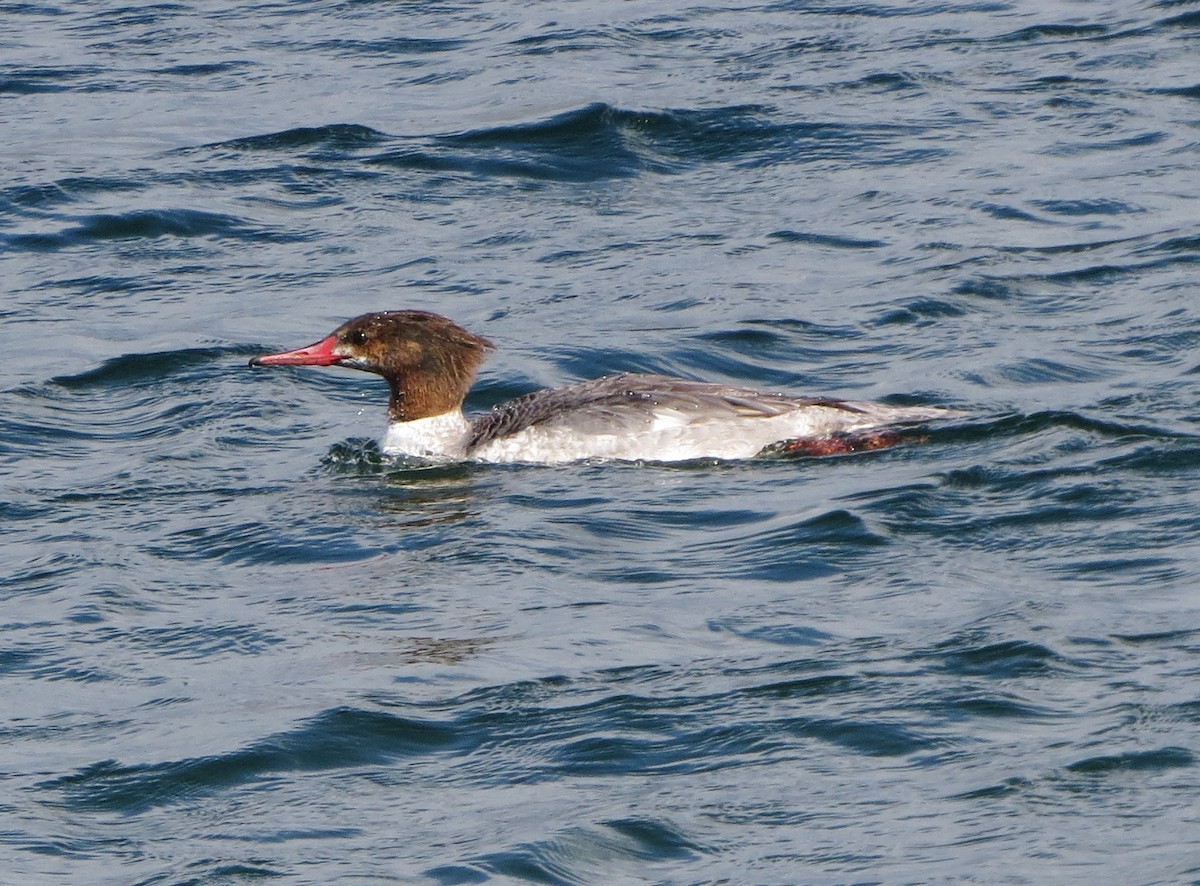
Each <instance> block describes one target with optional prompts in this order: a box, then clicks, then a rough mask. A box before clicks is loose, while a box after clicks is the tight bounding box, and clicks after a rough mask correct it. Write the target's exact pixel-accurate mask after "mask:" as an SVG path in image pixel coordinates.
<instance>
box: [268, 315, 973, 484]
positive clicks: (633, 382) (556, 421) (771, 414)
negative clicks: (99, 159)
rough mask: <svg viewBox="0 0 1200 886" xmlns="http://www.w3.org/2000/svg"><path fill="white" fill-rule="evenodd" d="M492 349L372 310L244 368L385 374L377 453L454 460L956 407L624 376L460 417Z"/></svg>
mask: <svg viewBox="0 0 1200 886" xmlns="http://www.w3.org/2000/svg"><path fill="white" fill-rule="evenodd" d="M492 347H493V346H492V343H491V342H489V341H488V340H487V339H486V338H482V337H480V336H478V335H475V334H473V333H471V332H468V331H467V330H465V329H463V328H462V327H460V326H458V325H457V324H455V323H453V322H452V321H450V320H448V319H446V318H445V317H443V316H441V315H440V314H433V313H430V312H428V311H380V312H377V313H372V314H363V315H362V316H361V317H355V318H354V319H353V320H348V321H347V322H345V323H343V324H342V325H341V326H339V327H338V328H337V329H335V330H334V331H333V333H332V334H330V335H329V336H328V337H327V338H323V339H321V341H319V342H316V343H315V344H311V345H309V346H308V347H304V348H298V349H297V350H294V351H283V352H281V353H278V354H267V355H264V356H262V357H255V358H254V359H253V360H251V361H250V365H251V366H333V365H337V366H346V367H349V368H351V369H362V370H365V371H366V372H374V373H376V374H378V375H382V376H383V377H384V378H385V379H387V382H388V385H389V386H390V387H391V401H390V402H389V404H388V417H389V418H390V422H389V424H388V429H387V434H386V436H385V437H384V441H383V451H384V453H385V454H387V455H404V456H416V457H420V458H429V459H438V460H451V461H462V460H476V461H484V462H529V463H540V464H561V463H564V462H572V461H579V460H581V459H622V460H639V461H640V460H646V461H683V460H687V459H696V458H717V459H737V458H750V457H752V456H755V455H759V454H761V453H762V452H764V450H773V449H780V450H782V451H789V452H797V453H802V454H810V455H827V454H832V453H840V452H852V451H857V450H860V449H877V448H881V447H883V446H890V445H892V444H894V443H896V442H899V439H900V438H899V436H898V435H897V434H896V432H895V431H886V430H884V431H880V430H878V429H881V428H886V427H888V426H894V425H906V424H916V423H921V422H927V421H931V420H935V419H939V418H947V417H951V416H955V415H959V414H960V413H958V412H957V411H955V410H951V409H943V408H939V407H932V406H888V405H886V404H883V403H871V402H862V401H856V400H836V399H833V398H831V397H794V396H790V395H787V394H767V393H763V392H760V391H756V390H753V389H751V388H742V387H737V386H734V385H725V384H713V383H709V382H701V381H690V380H688V379H683V378H672V377H670V376H665V375H647V374H635V373H624V374H621V375H610V376H606V377H604V378H598V379H594V380H592V381H585V382H580V383H578V384H573V385H568V386H567V387H564V388H555V389H553V390H544V391H536V392H534V393H532V394H528V395H526V396H524V397H519V398H517V399H516V400H513V401H511V402H509V403H505V404H503V405H500V406H497V407H495V408H493V409H492V411H491V412H489V413H486V414H484V415H481V416H479V417H478V418H475V419H473V420H472V419H468V418H467V417H466V416H464V415H463V411H462V405H463V400H464V399H465V398H466V396H467V391H468V390H470V387H471V384H472V382H473V381H474V378H475V371H476V369H477V368H478V367H479V364H480V363H481V362H482V361H483V358H484V354H485V353H486V352H487V351H488V350H490V349H491V348H492Z"/></svg>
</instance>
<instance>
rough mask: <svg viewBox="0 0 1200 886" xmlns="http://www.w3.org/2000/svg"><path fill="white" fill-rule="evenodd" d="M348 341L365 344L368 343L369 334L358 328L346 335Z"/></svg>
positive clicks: (354, 343)
mask: <svg viewBox="0 0 1200 886" xmlns="http://www.w3.org/2000/svg"><path fill="white" fill-rule="evenodd" d="M346 341H348V342H350V344H352V345H365V344H366V343H367V334H366V333H365V332H363V331H362V330H361V329H356V330H354V331H353V332H351V333H348V334H347V335H346Z"/></svg>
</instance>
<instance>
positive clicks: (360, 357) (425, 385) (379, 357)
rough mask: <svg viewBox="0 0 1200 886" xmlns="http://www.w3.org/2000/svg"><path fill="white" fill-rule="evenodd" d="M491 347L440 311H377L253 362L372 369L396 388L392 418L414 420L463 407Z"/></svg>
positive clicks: (254, 363)
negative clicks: (302, 344) (303, 344)
mask: <svg viewBox="0 0 1200 886" xmlns="http://www.w3.org/2000/svg"><path fill="white" fill-rule="evenodd" d="M491 347H492V343H491V342H489V341H488V340H487V339H486V338H482V337H480V336H478V335H474V334H472V333H470V332H467V330H465V329H463V328H462V327H461V326H458V325H457V324H455V323H453V322H451V321H450V320H447V319H446V318H445V317H443V316H441V315H440V314H432V313H430V312H428V311H379V312H377V313H374V314H363V315H362V316H361V317H355V318H354V319H353V320H347V321H346V322H345V323H343V324H342V325H341V326H339V327H338V328H337V329H335V330H334V331H333V333H332V334H331V335H329V336H328V337H327V338H324V339H322V340H321V341H319V342H317V343H315V344H311V345H309V346H308V347H306V348H298V349H297V350H294V351H284V352H282V353H279V354H267V355H265V356H262V357H255V358H254V359H253V360H251V361H250V365H251V366H335V365H336V366H348V367H350V368H351V369H362V370H365V371H366V372H374V373H376V374H378V375H382V376H383V377H384V378H386V379H387V382H388V385H389V386H390V387H391V389H392V399H391V402H390V403H389V404H388V415H389V416H390V417H391V419H392V421H412V420H414V419H418V418H428V417H430V416H433V415H441V414H442V413H443V412H449V411H450V410H452V409H455V408H457V407H459V406H461V405H462V401H463V398H465V397H466V396H467V391H468V390H470V388H471V382H472V381H474V379H475V370H476V369H478V368H479V364H480V363H481V362H483V357H484V354H485V353H486V352H487V351H488V350H489V349H490V348H491Z"/></svg>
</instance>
